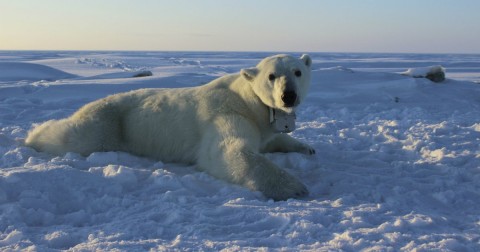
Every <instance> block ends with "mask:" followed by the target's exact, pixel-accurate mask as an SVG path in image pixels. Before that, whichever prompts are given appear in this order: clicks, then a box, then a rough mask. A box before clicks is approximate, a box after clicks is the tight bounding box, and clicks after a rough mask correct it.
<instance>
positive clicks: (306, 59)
mask: <svg viewBox="0 0 480 252" xmlns="http://www.w3.org/2000/svg"><path fill="white" fill-rule="evenodd" d="M300 59H301V60H302V61H303V62H304V63H305V65H306V66H307V67H310V66H312V59H311V58H310V56H309V55H308V54H304V55H302V57H300Z"/></svg>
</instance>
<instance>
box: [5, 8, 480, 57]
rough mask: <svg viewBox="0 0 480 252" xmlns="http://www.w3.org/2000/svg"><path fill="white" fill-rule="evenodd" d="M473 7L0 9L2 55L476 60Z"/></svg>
mask: <svg viewBox="0 0 480 252" xmlns="http://www.w3.org/2000/svg"><path fill="white" fill-rule="evenodd" d="M479 10H480V1H479V0H404V1H400V0H336V1H335V0H330V1H326V0H288V1H283V0H276V1H274V0H269V1H267V0H256V1H254V0H238V1H236V0H191V1H186V0H169V1H163V0H137V1H134V0H15V1H12V0H0V50H212V51H297V52H416V53H430V52H433V53H480V12H479Z"/></svg>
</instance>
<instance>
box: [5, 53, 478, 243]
mask: <svg viewBox="0 0 480 252" xmlns="http://www.w3.org/2000/svg"><path fill="white" fill-rule="evenodd" d="M268 55H270V53H234V52H231V53H221V52H5V51H4V52H1V51H0V250H32V251H37V250H38V251H55V250H72V251H73V250H75V251H76V250H86V251H92V250H122V251H145V250H161V251H162V250H207V251H217V250H222V249H226V250H228V251H239V250H242V251H244V250H246V251H249V250H267V249H272V250H287V251H297V250H310V251H328V250H335V251H338V250H343V251H360V250H378V251H402V250H406V251H411V250H419V251H430V250H441V251H478V250H479V249H480V212H479V209H480V201H479V200H478V199H479V196H480V119H479V118H480V86H479V85H478V84H477V83H478V82H479V80H480V56H479V55H441V54H437V55H428V54H343V53H335V54H334V53H312V54H311V56H312V58H313V59H314V64H313V72H312V73H313V76H312V86H311V92H310V94H309V97H308V98H307V99H306V101H305V103H304V104H302V106H301V107H300V108H299V110H298V112H297V130H296V131H294V132H293V133H291V134H292V135H293V136H295V137H296V138H299V139H301V140H303V141H305V142H307V143H309V144H310V145H312V146H313V147H315V149H316V151H317V152H316V155H314V156H305V155H301V154H296V153H290V154H281V153H273V154H267V157H268V158H269V159H271V160H272V161H273V162H275V163H276V164H278V165H279V166H281V167H283V168H285V169H287V170H288V171H289V172H291V173H292V174H294V175H295V176H297V177H299V178H300V179H301V180H302V181H304V183H305V184H306V185H307V186H308V188H309V191H310V195H309V196H308V197H307V198H305V199H290V200H287V201H281V202H274V201H272V200H269V199H266V198H265V197H263V196H262V195H261V194H260V193H258V192H251V191H249V190H247V189H245V188H242V187H239V186H236V185H232V184H229V183H226V182H223V181H220V180H218V179H215V178H213V177H211V176H209V175H208V174H205V173H202V172H198V171H196V170H195V167H194V166H185V165H183V164H176V163H163V162H161V160H150V159H146V158H142V157H136V156H133V155H130V154H128V153H122V152H107V153H92V154H91V155H90V156H88V157H83V156H80V155H78V154H76V153H67V154H66V155H65V156H62V157H56V156H52V155H49V154H46V153H38V152H36V151H35V150H33V149H30V148H27V147H24V146H22V141H23V139H24V138H25V136H26V134H27V131H28V130H29V129H30V128H31V127H32V124H37V123H41V122H42V121H45V120H49V119H55V118H63V117H66V116H68V115H70V114H71V113H73V112H74V111H75V110H76V109H78V108H79V107H80V106H82V105H83V104H85V103H87V102H89V101H93V100H95V99H98V98H100V97H104V96H106V95H109V94H113V93H118V92H124V91H128V90H133V89H138V88H145V87H187V86H195V85H201V84H204V83H207V82H208V81H210V80H212V79H214V78H216V77H218V76H221V75H223V74H226V73H232V72H238V71H239V70H240V69H241V68H242V67H249V66H252V65H255V64H256V63H257V62H258V60H260V59H261V58H263V57H265V56H268ZM297 56H300V55H299V54H298V55H297ZM435 65H442V67H444V68H446V69H447V76H446V77H447V79H446V80H445V81H443V82H441V83H433V82H431V81H430V80H428V79H425V78H420V79H417V78H415V79H414V78H411V77H409V76H404V75H401V74H399V73H400V72H404V71H406V69H409V68H411V71H410V72H423V73H425V70H426V69H427V70H428V69H431V68H430V66H435ZM148 71H150V72H151V73H152V74H153V75H152V76H146V77H142V78H132V77H133V76H135V75H136V74H138V73H144V72H148Z"/></svg>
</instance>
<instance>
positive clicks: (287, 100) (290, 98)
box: [281, 90, 297, 108]
mask: <svg viewBox="0 0 480 252" xmlns="http://www.w3.org/2000/svg"><path fill="white" fill-rule="evenodd" d="M281 98H282V101H283V103H284V105H285V107H287V108H289V107H293V106H295V102H296V101H297V92H295V91H293V90H287V91H285V92H283V94H282V97H281Z"/></svg>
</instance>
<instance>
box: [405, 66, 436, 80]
mask: <svg viewBox="0 0 480 252" xmlns="http://www.w3.org/2000/svg"><path fill="white" fill-rule="evenodd" d="M401 74H403V75H406V76H411V77H413V78H427V79H429V80H431V81H433V82H442V81H444V80H445V68H444V67H442V66H430V67H418V68H409V69H408V70H407V71H405V72H403V73H401Z"/></svg>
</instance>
